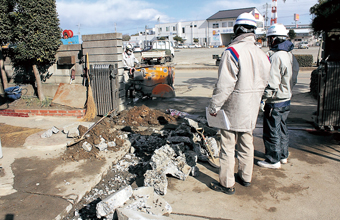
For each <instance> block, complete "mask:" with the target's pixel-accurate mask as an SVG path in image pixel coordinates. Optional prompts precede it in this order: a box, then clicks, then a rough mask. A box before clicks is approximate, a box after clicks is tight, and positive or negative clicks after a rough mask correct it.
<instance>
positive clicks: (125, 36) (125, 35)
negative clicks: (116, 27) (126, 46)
mask: <svg viewBox="0 0 340 220" xmlns="http://www.w3.org/2000/svg"><path fill="white" fill-rule="evenodd" d="M122 39H123V41H129V40H130V39H131V37H130V35H128V34H124V35H123V37H122Z"/></svg>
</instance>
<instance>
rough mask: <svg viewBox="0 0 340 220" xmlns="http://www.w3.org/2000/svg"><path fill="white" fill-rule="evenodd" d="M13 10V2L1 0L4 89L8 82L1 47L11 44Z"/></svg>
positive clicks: (0, 61)
mask: <svg viewBox="0 0 340 220" xmlns="http://www.w3.org/2000/svg"><path fill="white" fill-rule="evenodd" d="M13 8H14V1H13V0H3V1H2V2H1V4H0V68H1V69H0V71H1V78H2V85H3V87H4V89H6V88H7V87H8V82H7V75H6V72H5V70H4V68H3V64H4V58H3V54H2V46H4V45H6V44H9V43H10V42H11V38H12V27H13V25H12V20H11V12H12V11H13Z"/></svg>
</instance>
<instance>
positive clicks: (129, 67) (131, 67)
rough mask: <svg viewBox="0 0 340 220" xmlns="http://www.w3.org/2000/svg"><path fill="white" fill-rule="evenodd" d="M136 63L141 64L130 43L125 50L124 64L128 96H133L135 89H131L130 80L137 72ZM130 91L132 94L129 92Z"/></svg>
mask: <svg viewBox="0 0 340 220" xmlns="http://www.w3.org/2000/svg"><path fill="white" fill-rule="evenodd" d="M135 64H139V62H138V60H137V58H136V57H135V55H134V54H133V46H132V45H131V44H128V45H127V46H126V47H125V51H124V52H123V65H124V70H125V71H124V82H125V90H126V95H127V96H130V97H131V96H133V94H132V93H133V90H130V86H131V83H130V82H129V81H130V80H129V79H130V78H132V77H133V73H134V72H135V70H136V68H135ZM129 91H130V94H128V93H129Z"/></svg>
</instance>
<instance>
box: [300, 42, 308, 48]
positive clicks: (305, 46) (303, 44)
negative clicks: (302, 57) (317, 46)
mask: <svg viewBox="0 0 340 220" xmlns="http://www.w3.org/2000/svg"><path fill="white" fill-rule="evenodd" d="M298 48H299V49H308V48H309V45H308V42H304V41H303V42H301V43H299V45H298Z"/></svg>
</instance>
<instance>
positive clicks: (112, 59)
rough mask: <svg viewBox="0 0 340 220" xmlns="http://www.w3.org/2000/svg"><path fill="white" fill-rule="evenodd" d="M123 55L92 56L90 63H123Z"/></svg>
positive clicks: (90, 56)
mask: <svg viewBox="0 0 340 220" xmlns="http://www.w3.org/2000/svg"><path fill="white" fill-rule="evenodd" d="M122 60H123V55H121V54H115V55H90V54H89V61H91V62H97V61H109V62H122Z"/></svg>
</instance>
